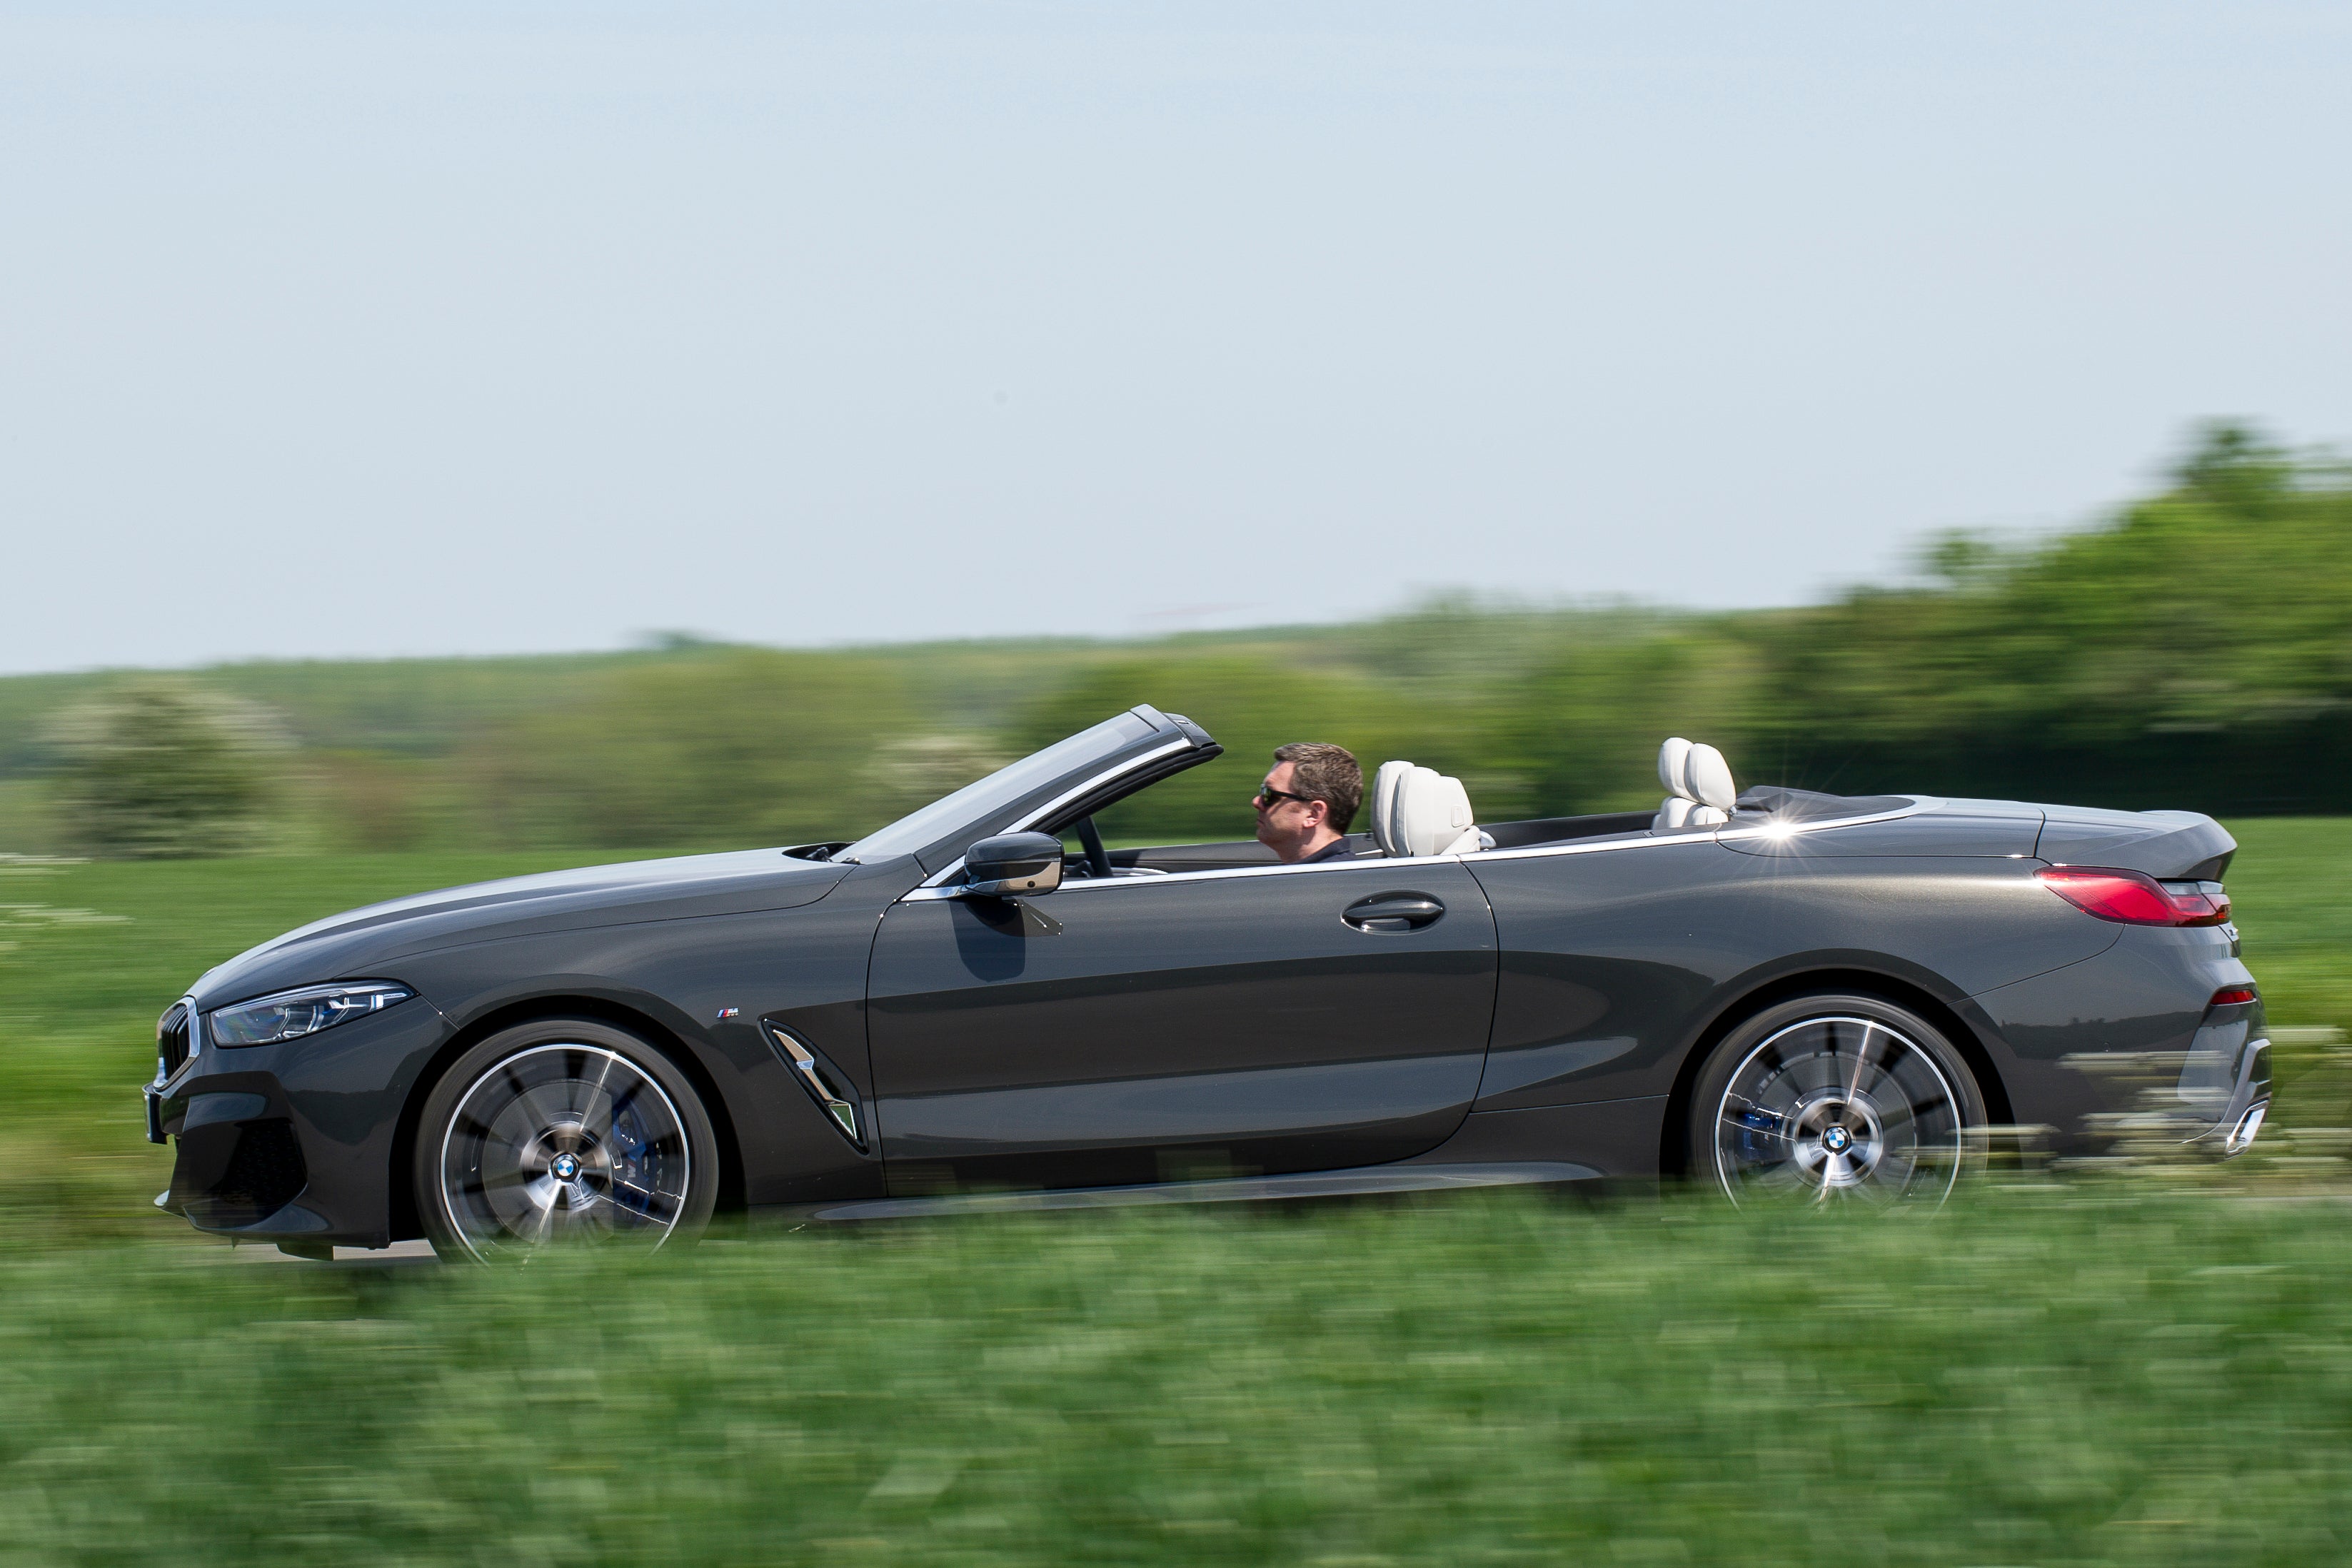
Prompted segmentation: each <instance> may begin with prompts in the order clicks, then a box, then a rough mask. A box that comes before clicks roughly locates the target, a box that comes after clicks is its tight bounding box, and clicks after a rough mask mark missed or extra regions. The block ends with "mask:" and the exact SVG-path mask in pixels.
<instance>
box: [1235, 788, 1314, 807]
mask: <svg viewBox="0 0 2352 1568" xmlns="http://www.w3.org/2000/svg"><path fill="white" fill-rule="evenodd" d="M1250 798H1251V799H1253V800H1262V801H1264V802H1265V808H1266V810H1268V811H1272V810H1273V809H1274V808H1275V807H1276V805H1279V804H1281V803H1282V802H1283V801H1286V800H1295V801H1297V803H1298V804H1299V805H1306V804H1307V802H1309V801H1311V800H1313V799H1314V798H1315V797H1314V796H1313V795H1293V794H1291V793H1290V791H1288V790H1286V789H1276V788H1275V787H1274V786H1273V785H1272V784H1260V785H1258V786H1257V794H1255V795H1252V796H1251V797H1250Z"/></svg>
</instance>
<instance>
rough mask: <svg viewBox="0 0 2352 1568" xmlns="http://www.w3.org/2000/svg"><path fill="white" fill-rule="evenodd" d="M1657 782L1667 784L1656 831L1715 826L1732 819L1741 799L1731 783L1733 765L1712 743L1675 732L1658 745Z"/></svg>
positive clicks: (1654, 829)
mask: <svg viewBox="0 0 2352 1568" xmlns="http://www.w3.org/2000/svg"><path fill="white" fill-rule="evenodd" d="M1658 782H1659V783H1660V784H1664V785H1665V786H1666V791H1667V794H1666V798H1665V799H1664V801H1662V802H1661V803H1660V804H1659V806H1658V815H1657V818H1656V820H1654V822H1652V823H1651V824H1650V831H1651V832H1653V833H1672V832H1675V831H1678V830H1679V829H1682V828H1685V827H1715V826H1721V825H1722V824H1724V823H1727V822H1728V821H1730V820H1731V806H1732V803H1733V802H1734V801H1736V800H1738V798H1739V789H1738V785H1737V784H1734V783H1733V782H1732V777H1731V764H1730V763H1727V762H1725V761H1724V760H1723V753H1722V752H1718V751H1717V750H1716V749H1715V748H1714V747H1713V746H1708V745H1701V744H1696V743H1695V742H1690V741H1685V740H1684V739H1683V738H1682V737H1681V736H1680V735H1675V736H1672V737H1670V738H1668V740H1667V741H1666V743H1665V744H1664V745H1662V746H1660V747H1659V748H1658Z"/></svg>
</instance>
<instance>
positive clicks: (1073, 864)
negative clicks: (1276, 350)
mask: <svg viewBox="0 0 2352 1568" xmlns="http://www.w3.org/2000/svg"><path fill="white" fill-rule="evenodd" d="M1219 752H1220V748H1219V747H1218V745H1217V744H1216V742H1214V741H1213V740H1212V739H1211V738H1210V737H1209V735H1208V734H1207V733H1206V732H1205V731H1203V730H1202V728H1201V727H1200V726H1199V725H1197V724H1195V723H1193V722H1192V721H1190V720H1188V719H1186V718H1183V717H1181V716H1180V715H1176V714H1170V713H1162V712H1160V710H1156V709H1154V708H1150V707H1148V706H1147V707H1138V708H1135V709H1133V710H1129V711H1128V712H1125V713H1121V714H1118V715H1117V716H1115V717H1113V718H1110V719H1108V720H1106V721H1103V722H1101V723H1099V724H1097V725H1095V726H1093V727H1092V728H1090V729H1087V730H1085V731H1081V732H1080V733H1077V734H1075V735H1072V736H1070V737H1069V738H1067V739H1066V740H1064V741H1061V742H1057V743H1055V744H1054V745H1051V746H1048V747H1046V748H1045V749H1044V750H1043V751H1040V752H1036V753H1035V754H1034V755H1032V756H1029V757H1026V758H1024V759H1023V760H1022V761H1019V762H1017V763H1013V764H1012V765H1010V766H1008V767H1005V768H1003V769H1002V770H1000V771H999V772H997V773H992V774H990V775H989V776H987V777H985V778H982V779H981V780H979V781H978V782H976V783H974V784H969V785H967V786H965V787H964V788H962V789H960V790H957V791H955V792H954V793H953V794H951V795H947V796H946V797H945V798H943V799H940V800H939V801H937V802H935V803H933V804H931V805H927V806H925V807H923V808H922V809H920V810H918V811H916V812H914V813H913V814H912V815H910V816H907V817H905V818H903V819H901V820H899V821H898V822H895V823H893V824H891V825H890V826H887V827H884V828H882V829H881V830H879V831H878V832H876V833H873V834H870V835H869V836H867V837H864V838H861V839H858V840H856V841H855V842H827V843H818V844H802V845H794V846H792V847H770V848H762V849H752V850H744V851H740V852H732V853H726V854H716V855H697V856H690V857H686V858H675V859H663V860H651V861H644V862H639V863H635V864H628V865H619V866H601V867H594V868H588V869H583V870H574V871H564V872H557V873H552V874H549V875H544V876H531V877H520V878H516V879H509V880H506V881H498V882H488V883H483V884H480V885H478V886H474V887H465V888H457V889H447V890H445V891H441V892H433V893H425V894H421V895H418V896H416V897H413V898H408V899H402V900H395V901H393V902H390V903H383V904H377V905H374V906H372V907H370V908H366V909H361V910H352V911H351V912H350V913H347V914H342V915H338V916H335V917H333V918H332V919H329V920H324V921H318V922H317V923H315V924H312V925H309V926H305V927H303V928H301V929H300V930H299V931H290V932H289V933H287V934H286V935H284V936H282V937H279V938H278V939H277V940H276V941H273V942H267V943H264V944H263V945H261V946H259V947H257V948H255V949H253V950H252V951H251V952H246V953H243V954H241V955H239V956H237V957H236V958H233V959H230V960H229V961H227V962H226V963H222V964H221V965H220V966H218V967H217V968H215V969H213V970H211V971H210V972H208V973H205V975H204V976H203V977H202V978H200V979H199V980H198V981H197V982H196V983H195V984H194V987H193V988H192V989H191V990H190V991H189V993H188V994H186V995H184V996H183V997H182V998H180V1000H179V1001H178V1002H177V1003H175V1004H174V1005H173V1006H171V1007H170V1009H169V1010H168V1011H166V1012H165V1013H164V1014H163V1017H162V1019H161V1021H160V1024H159V1026H158V1040H159V1052H158V1060H157V1064H156V1074H155V1078H154V1080H153V1081H152V1083H150V1084H149V1085H147V1086H146V1088H145V1091H144V1093H145V1100H146V1112H147V1131H148V1136H149V1137H150V1138H151V1139H152V1140H153V1141H155V1142H166V1141H171V1142H174V1143H175V1144H176V1158H175V1162H174V1165H173V1173H172V1178H171V1186H170V1189H169V1190H168V1191H167V1192H166V1193H164V1194H163V1195H162V1196H161V1197H159V1198H158V1199H157V1200H156V1201H157V1203H158V1205H159V1206H161V1207H163V1208H165V1209H168V1210H170V1211H172V1212H174V1213H176V1214H179V1215H184V1216H185V1218H186V1219H187V1220H189V1221H190V1222H191V1223H193V1224H194V1226H197V1227H198V1228H200V1229H202V1230H205V1231H207V1232H215V1233H222V1234H226V1235H228V1236H231V1237H238V1238H244V1239H250V1240H255V1241H267V1242H272V1243H276V1244H278V1246H280V1247H284V1248H285V1249H286V1250H288V1251H289V1252H292V1253H294V1254H296V1255H298V1256H306V1257H324V1256H330V1255H331V1248H333V1247H336V1246H339V1245H340V1246H344V1247H385V1246H387V1245H389V1244H391V1243H392V1242H394V1241H396V1240H402V1239H406V1238H412V1237H427V1238H429V1239H430V1241H431V1242H432V1244H433V1246H434V1247H435V1248H436V1251H438V1252H439V1253H440V1254H441V1255H442V1256H444V1257H446V1258H463V1259H473V1258H485V1259H486V1258H496V1257H499V1256H501V1255H504V1256H518V1255H528V1254H529V1253H530V1251H531V1250H532V1249H534V1248H536V1247H541V1246H544V1245H547V1244H551V1243H557V1242H564V1241H570V1240H582V1241H589V1242H600V1243H604V1244H608V1245H635V1246H640V1247H646V1246H658V1245H660V1244H662V1243H663V1242H664V1241H666V1240H668V1239H671V1238H674V1237H690V1236H692V1235H693V1234H695V1233H696V1232H697V1231H698V1229H699V1228H700V1227H701V1226H704V1225H705V1223H706V1222H707V1221H708V1220H709V1218H710V1216H711V1215H713V1214H714V1213H718V1212H720V1211H750V1212H751V1214H753V1215H772V1216H778V1217H783V1218H787V1219H790V1220H792V1221H793V1222H794V1223H802V1224H806V1223H815V1222H825V1221H864V1220H877V1219H885V1218H890V1217H896V1216H908V1215H935V1214H945V1213H955V1212H967V1211H973V1210H987V1209H992V1208H1002V1207H1008V1206H1010V1207H1021V1206H1030V1207H1068V1206H1087V1205H1118V1204H1132V1203H1165V1202H1229V1201H1242V1200H1251V1199H1282V1198H1300V1197H1310V1196H1318V1195H1336V1194H1367V1193H1411V1192H1416V1191H1426V1190H1440V1189H1454V1188H1467V1187H1483V1186H1495V1185H1505V1184H1551V1185H1557V1184H1574V1183H1589V1182H1597V1181H1603V1180H1607V1179H1619V1180H1628V1179H1630V1180H1633V1181H1655V1180H1656V1179H1658V1178H1659V1177H1661V1176H1673V1175H1685V1176H1688V1177H1690V1178H1691V1179H1693V1180H1694V1181H1696V1182H1699V1183H1703V1184H1706V1185H1707V1186H1709V1187H1711V1188H1713V1189H1714V1190H1716V1191H1717V1192H1718V1193H1720V1194H1722V1195H1723V1196H1724V1197H1726V1198H1727V1199H1729V1200H1730V1201H1732V1202H1735V1203H1738V1204H1741V1205H1755V1204H1766V1203H1850V1204H1864V1205H1884V1206H1887V1207H1901V1206H1914V1207H1916V1206H1932V1205H1934V1204H1936V1203H1937V1202H1938V1201H1940V1200H1941V1199H1942V1197H1943V1196H1944V1195H1945V1194H1947V1193H1948V1192H1949V1191H1950V1190H1951V1188H1952V1186H1953V1184H1955V1183H1956V1182H1958V1181H1961V1180H1963V1179H1964V1178H1965V1176H1966V1174H1967V1173H1968V1172H1969V1170H1970V1168H1971V1166H1972V1163H1979V1162H1980V1161H1981V1158H1982V1151H1983V1149H1984V1147H1985V1144H1986V1141H1987V1134H1988V1131H1989V1130H1991V1129H1998V1128H2018V1127H2022V1126H2032V1127H2034V1128H2036V1129H2039V1130H2041V1131H2040V1135H2041V1136H2042V1138H2043V1140H2044V1141H2045V1146H2046V1147H2047V1148H2049V1149H2051V1150H2053V1151H2056V1152H2062V1153H2063V1152H2085V1151H2095V1150H2096V1149H2098V1148H2099V1147H2100V1146H2101V1140H2102V1139H2103V1138H2105V1137H2106V1136H2107V1135H2108V1134H2107V1133H2106V1132H2105V1131H2104V1129H2105V1128H2106V1127H2108V1126H2109V1125H2111V1122H2110V1121H2109V1120H2107V1119H2108V1117H2109V1116H2110V1113H2113V1112H2116V1111H2118V1110H2129V1109H2131V1106H2129V1105H2128V1104H2126V1103H2125V1102H2124V1100H2125V1097H2126V1094H2127V1092H2128V1093H2129V1094H2135V1095H2136V1094H2141V1093H2145V1092H2146V1090H2145V1089H2131V1090H2128V1091H2127V1090H2126V1089H2125V1088H2124V1087H2122V1086H2123V1085H2124V1084H2125V1083H2126V1081H2127V1079H2126V1078H2123V1077H2119V1076H2118V1075H2116V1074H2114V1073H2111V1072H2105V1071H2101V1070H2098V1069H2099V1068H2101V1066H2102V1064H2105V1063H2112V1062H2115V1061H2118V1060H2123V1059H2126V1058H2129V1059H2132V1060H2137V1061H2142V1062H2147V1061H2158V1062H2161V1063H2163V1064H2165V1068H2164V1070H2165V1072H2166V1074H2167V1076H2166V1078H2165V1079H2164V1082H2163V1083H2162V1085H2161V1088H2160V1098H2161V1099H2162V1100H2164V1103H2165V1105H2166V1107H2167V1110H2168V1116H2169V1118H2170V1121H2168V1123H2167V1125H2168V1126H2169V1127H2171V1128H2173V1129H2174V1131H2176V1133H2177V1136H2178V1137H2179V1141H2181V1142H2184V1143H2189V1144H2192V1145H2195V1146H2198V1147H2200V1148H2206V1149H2210V1150H2212V1151H2213V1152H2216V1153H2217V1154H2228V1153H2232V1152H2236V1151H2238V1150H2240V1149H2242V1148H2243V1147H2244V1146H2245V1145H2246V1144H2247V1142H2250V1141H2251V1140H2252V1138H2253V1136H2254V1134H2255V1132H2256V1131H2258V1130H2259V1128H2260V1126H2261V1124H2262V1120H2263V1113H2264V1110H2265V1109H2266V1107H2267V1105H2268V1103H2269V1083H2270V1077H2269V1068H2268V1065H2267V1064H2268V1052H2267V1049H2266V1041H2265V1040H2264V1038H2263V1006H2262V1002H2261V999H2260V996H2259V995H2258V994H2257V991H2256V988H2255V985H2254V982H2253V978H2252V975H2251V974H2250V973H2248V971H2247V970H2246V968H2245V966H2244V964H2243V963H2242V962H2241V960H2240V953H2239V942H2238V934H2237V931H2236V928H2235V927H2234V926H2233V925H2232V924H2231V921H2230V908H2229V903H2228V899H2227V894H2226V892H2225V891H2224V889H2223V886H2222V881H2221V879H2222V876H2223V874H2224V872H2225V870H2226V868H2227V867H2228V865H2229V862H2230V858H2231V855H2232V854H2233V853H2234V851H2235V849H2236V845H2235V843H2234V841H2233V840H2232V839H2231V837H2230V836H2229V835H2228V834H2227V833H2226V832H2225V831H2223V829H2222V828H2221V826H2219V825H2218V824H2216V823H2215V822H2214V821H2213V820H2212V819H2211V818H2210V817H2207V816H2199V815H2196V814H2194V813H2189V812H2167V811H2154V812H2115V811H2103V810H2091V809H2080V808H2074V807H2067V806H2056V805H2025V804H2020V803H2016V802H2011V801H1991V800H1958V799H1945V798H1940V797H1937V796H1932V795H1875V796H1870V797H1866V798H1853V797H1845V796H1838V795H1823V794H1818V793H1811V792H1807V791H1802V790H1795V789H1783V788H1770V787H1764V788H1750V789H1748V790H1745V791H1741V790H1738V788H1737V787H1736V786H1735V784H1734V781H1733V778H1732V774H1731V770H1730V768H1729V767H1728V765H1727V763H1726V761H1725V759H1724V758H1723V757H1722V755H1721V754H1720V753H1719V752H1717V751H1716V750H1715V749H1714V748H1712V747H1709V746H1706V745H1693V744H1691V743H1689V742H1685V741H1681V740H1679V739H1677V740H1673V741H1669V742H1667V743H1666V744H1665V746H1664V748H1662V750H1661V752H1660V759H1659V771H1660V778H1661V780H1662V782H1663V784H1664V787H1665V789H1666V792H1667V793H1666V795H1665V798H1664V801H1663V803H1662V804H1661V805H1660V806H1659V808H1658V809H1656V810H1655V811H1642V812H1630V813H1616V814H1608V815H1600V816H1571V817H1556V818H1546V819H1540V820H1530V821H1512V822H1481V821H1479V820H1478V818H1477V815H1476V812H1475V803H1473V802H1472V801H1471V800H1470V798H1469V795H1468V793H1467V792H1466V791H1465V788H1464V787H1463V785H1462V784H1460V783H1459V782H1458V781H1456V780H1454V779H1452V778H1448V777H1446V776H1444V774H1442V773H1437V772H1435V771H1434V770H1432V769H1429V768H1425V767H1418V766H1415V765H1414V764H1412V763H1406V762H1396V763H1389V764H1387V765H1386V766H1384V767H1382V768H1381V770H1380V772H1379V774H1378V776H1377V779H1376V782H1375V784H1374V785H1373V787H1372V790H1371V792H1370V793H1371V798H1370V802H1369V805H1368V810H1367V815H1368V816H1369V817H1370V822H1369V824H1368V825H1367V826H1368V831H1364V832H1361V833H1359V834H1356V835H1353V836H1350V837H1349V838H1348V839H1347V841H1346V842H1347V849H1346V851H1345V852H1343V853H1339V854H1337V855H1334V856H1332V857H1329V858H1318V859H1316V860H1314V861H1311V862H1308V863H1304V864H1286V863H1282V862H1280V861H1278V860H1277V859H1276V857H1275V856H1274V854H1273V853H1272V852H1271V851H1270V850H1268V849H1266V848H1265V847H1263V846H1261V845H1260V844H1258V843H1256V842H1255V841H1244V842H1237V843H1213V844H1175V845H1167V846H1160V847H1108V846H1107V845H1106V842H1105V839H1104V836H1103V835H1102V833H1101V832H1100V831H1099V830H1098V829H1097V826H1096V818H1097V816H1099V815H1100V814H1101V813H1103V812H1105V811H1106V810H1108V808H1109V807H1111V806H1113V805H1117V804H1118V803H1119V802H1122V801H1125V800H1128V799H1129V797H1132V796H1135V795H1138V794H1139V792H1143V791H1147V790H1149V789H1150V788H1152V787H1153V786H1154V785H1156V784H1160V783H1161V782H1163V781H1165V780H1167V779H1168V778H1170V777H1171V776H1172V775H1174V774H1176V773H1181V772H1182V771H1184V770H1186V769H1190V768H1192V767H1195V766H1197V765H1199V764H1202V763H1207V762H1209V761H1210V760H1212V759H1213V758H1214V757H1216V756H1217V755H1218V754H1219Z"/></svg>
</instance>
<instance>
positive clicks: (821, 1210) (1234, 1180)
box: [803, 1161, 1604, 1225]
mask: <svg viewBox="0 0 2352 1568" xmlns="http://www.w3.org/2000/svg"><path fill="white" fill-rule="evenodd" d="M1602 1174H1604V1173H1603V1172H1601V1171H1599V1170H1596V1169H1594V1168H1593V1167H1592V1166H1591V1165H1574V1164H1570V1163H1566V1162H1564V1161H1537V1162H1512V1163H1486V1164H1398V1165H1372V1166H1367V1167H1364V1168H1362V1169H1360V1170H1354V1171H1302V1172H1299V1173H1296V1174H1289V1175H1279V1176H1247V1177H1229V1178H1224V1179H1221V1180H1217V1181H1208V1182H1153V1183H1150V1184H1145V1185H1141V1186H1132V1187H1072V1188H1066V1189H1060V1190H1056V1191H1053V1192H1041V1193H950V1194H945V1195H942V1196H940V1197H924V1198H864V1199H858V1200H856V1201H853V1202H850V1203H840V1204H824V1205H817V1206H814V1207H812V1208H810V1209H807V1210H804V1211H803V1217H804V1218H805V1220H807V1221H809V1222H813V1223H817V1224H827V1225H837V1224H854V1223H856V1222H858V1221H861V1220H877V1219H915V1218H920V1217H924V1216H928V1215H973V1214H1029V1213H1035V1212H1040V1211H1044V1210H1048V1209H1106V1208H1129V1207H1138V1206H1144V1205H1160V1204H1235V1203H1265V1202H1270V1201H1279V1200H1282V1199H1289V1198H1338V1197H1357V1196H1364V1195H1370V1194H1380V1193H1427V1192H1449V1191H1455V1190H1460V1189H1465V1188H1472V1187H1510V1186H1540V1185H1550V1184H1556V1183H1562V1182H1589V1181H1593V1180H1596V1179H1597V1178H1599V1177H1600V1176H1601V1175H1602Z"/></svg>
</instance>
